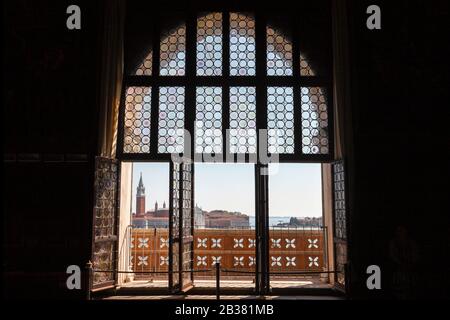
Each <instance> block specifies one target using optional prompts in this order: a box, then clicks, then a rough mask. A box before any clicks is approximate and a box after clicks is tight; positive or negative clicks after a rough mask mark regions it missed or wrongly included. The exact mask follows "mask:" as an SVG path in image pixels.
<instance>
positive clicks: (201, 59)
mask: <svg viewBox="0 0 450 320" xmlns="http://www.w3.org/2000/svg"><path fill="white" fill-rule="evenodd" d="M154 35H155V39H156V41H153V42H152V46H151V48H149V49H148V52H147V53H145V56H144V58H143V59H142V60H141V61H139V63H138V64H137V65H136V66H134V67H133V68H132V70H131V72H130V74H129V75H128V76H126V77H125V93H124V103H123V106H122V109H121V119H120V124H121V131H120V133H121V135H120V137H119V154H120V155H121V158H122V159H138V158H139V159H140V158H145V159H164V158H167V157H168V155H170V154H171V153H181V152H183V151H184V150H185V148H189V147H190V148H191V149H190V150H192V152H193V153H196V154H214V155H220V154H222V155H223V154H245V155H249V154H257V153H258V152H261V150H259V149H261V148H262V150H263V152H267V153H268V154H278V155H279V158H280V160H281V161H283V160H284V159H286V160H296V161H303V160H307V161H309V160H315V161H321V160H330V159H332V150H333V141H332V139H333V136H332V128H331V126H332V121H331V119H332V114H331V108H330V106H331V95H330V93H331V90H330V89H329V83H328V81H326V80H324V79H326V78H325V77H321V76H320V74H318V72H317V71H316V70H315V69H314V68H313V67H312V66H311V64H310V62H309V60H308V59H307V58H306V56H305V54H304V53H303V52H301V51H300V48H299V42H301V39H299V32H298V30H296V29H295V28H286V27H285V24H283V22H282V20H280V21H278V20H276V19H275V18H274V19H272V18H271V17H268V16H267V15H259V14H256V15H255V14H252V13H246V12H211V13H199V14H198V15H197V16H196V17H193V18H191V19H189V18H188V19H184V20H183V19H181V20H179V21H177V22H175V23H172V25H171V26H169V27H162V26H158V27H157V31H156V32H154ZM312 58H313V57H312ZM184 129H186V130H187V131H188V132H189V133H190V134H189V137H186V136H185V131H184ZM262 129H266V130H267V131H266V132H267V139H263V138H262V136H261V135H260V134H261V131H262ZM187 138H189V139H190V141H186V139H187Z"/></svg>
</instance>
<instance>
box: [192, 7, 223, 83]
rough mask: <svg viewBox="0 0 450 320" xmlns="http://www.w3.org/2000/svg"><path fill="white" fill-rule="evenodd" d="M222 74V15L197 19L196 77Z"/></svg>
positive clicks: (210, 15) (213, 14)
mask: <svg viewBox="0 0 450 320" xmlns="http://www.w3.org/2000/svg"><path fill="white" fill-rule="evenodd" d="M221 74H222V13H220V12H216V13H210V14H208V15H206V16H203V17H201V18H198V19H197V75H198V76H217V75H221Z"/></svg>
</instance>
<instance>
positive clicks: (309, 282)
mask: <svg viewBox="0 0 450 320" xmlns="http://www.w3.org/2000/svg"><path fill="white" fill-rule="evenodd" d="M270 284H271V287H272V288H274V289H275V288H276V289H315V288H317V289H324V288H330V287H331V286H330V285H329V284H328V283H326V282H323V281H321V280H320V279H319V278H310V279H304V280H303V279H302V280H287V279H283V280H277V279H275V280H271V282H270ZM167 287H168V282H167V281H166V280H153V281H149V280H135V281H132V282H129V283H125V284H123V285H122V286H121V288H124V289H125V288H126V289H163V288H167ZM215 287H216V281H215V279H211V280H204V279H196V280H195V281H194V288H196V289H214V288H215ZM254 287H255V284H254V283H253V281H252V280H250V279H249V280H221V282H220V288H221V289H253V288H254Z"/></svg>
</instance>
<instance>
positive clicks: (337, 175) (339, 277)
mask: <svg viewBox="0 0 450 320" xmlns="http://www.w3.org/2000/svg"><path fill="white" fill-rule="evenodd" d="M345 183H346V175H345V164H344V161H343V160H339V161H336V162H334V163H333V220H334V221H333V223H334V239H333V243H334V259H335V270H336V281H335V287H336V289H338V290H340V291H343V292H346V291H347V288H348V258H347V230H348V228H347V224H348V219H347V203H346V201H345V199H346V184H345Z"/></svg>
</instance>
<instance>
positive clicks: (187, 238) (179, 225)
mask: <svg viewBox="0 0 450 320" xmlns="http://www.w3.org/2000/svg"><path fill="white" fill-rule="evenodd" d="M170 174H171V177H170V181H171V187H170V190H171V195H170V222H169V238H170V242H169V288H170V291H171V292H173V293H178V292H185V291H187V290H189V289H190V288H192V287H193V272H192V270H193V242H194V234H193V232H194V219H193V218H194V214H193V206H192V203H193V189H192V186H193V164H192V163H176V162H171V170H170Z"/></svg>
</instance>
